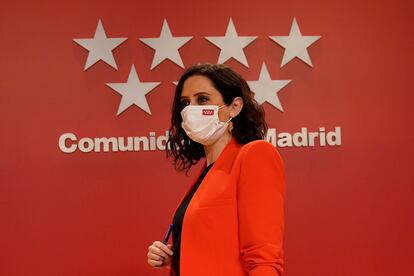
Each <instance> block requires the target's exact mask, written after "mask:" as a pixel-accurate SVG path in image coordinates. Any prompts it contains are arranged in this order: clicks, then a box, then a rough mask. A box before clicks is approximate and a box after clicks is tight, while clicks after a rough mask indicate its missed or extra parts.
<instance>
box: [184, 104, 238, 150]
mask: <svg viewBox="0 0 414 276" xmlns="http://www.w3.org/2000/svg"><path fill="white" fill-rule="evenodd" d="M223 106H224V105H222V106H220V107H219V106H217V105H187V106H186V107H185V108H184V109H183V110H182V111H181V117H182V118H183V122H182V123H181V126H182V128H183V129H184V131H185V132H186V133H187V135H188V137H190V139H191V140H193V141H194V142H197V143H200V144H202V145H206V146H208V145H211V144H213V143H214V142H216V141H217V140H218V139H219V138H220V137H221V136H223V134H224V132H225V131H226V129H227V126H228V124H229V122H230V120H231V119H232V118H230V119H229V120H228V121H227V122H220V120H219V117H218V111H219V109H220V108H222V107H223Z"/></svg>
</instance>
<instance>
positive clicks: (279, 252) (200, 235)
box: [172, 139, 285, 276]
mask: <svg viewBox="0 0 414 276" xmlns="http://www.w3.org/2000/svg"><path fill="white" fill-rule="evenodd" d="M204 167H205V165H204ZM284 194H285V180H284V167H283V162H282V159H281V157H280V156H279V154H278V152H277V150H276V148H275V147H274V146H273V145H272V144H270V143H268V142H266V141H254V142H250V143H248V144H246V145H240V144H238V143H237V142H236V141H235V140H234V139H233V140H231V142H230V143H229V144H228V145H227V146H226V147H225V149H224V150H223V152H222V153H221V155H220V156H219V158H218V159H217V161H216V162H215V164H214V165H213V167H212V168H211V169H210V171H209V172H208V174H207V175H206V176H205V178H204V180H203V182H202V183H201V185H200V187H199V188H198V190H197V192H196V193H195V194H194V196H193V198H192V200H191V202H190V204H189V206H188V208H187V211H186V213H185V216H184V220H183V228H182V235H181V256H180V272H181V276H238V275H240V276H241V275H249V276H270V275H272V276H273V275H282V272H283V232H284ZM172 274H173V273H172Z"/></svg>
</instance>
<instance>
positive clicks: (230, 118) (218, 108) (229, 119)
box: [218, 104, 233, 124]
mask: <svg viewBox="0 0 414 276" xmlns="http://www.w3.org/2000/svg"><path fill="white" fill-rule="evenodd" d="M223 106H226V104H223V105H222V106H219V108H218V109H219V110H220V108H222V107H223ZM231 119H233V117H231V116H230V119H228V121H227V122H225V123H226V124H228V123H229V122H230V121H231Z"/></svg>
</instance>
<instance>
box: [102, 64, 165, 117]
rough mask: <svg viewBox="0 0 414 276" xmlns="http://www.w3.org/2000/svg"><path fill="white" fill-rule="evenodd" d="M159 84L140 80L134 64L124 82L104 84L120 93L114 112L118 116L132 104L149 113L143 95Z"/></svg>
mask: <svg viewBox="0 0 414 276" xmlns="http://www.w3.org/2000/svg"><path fill="white" fill-rule="evenodd" d="M159 84H160V83H159V82H140V80H139V78H138V75H137V71H136V70H135V66H134V65H132V67H131V71H130V72H129V76H128V81H127V82H126V83H107V84H106V85H108V86H109V87H111V88H112V89H113V90H115V91H116V92H118V93H119V94H121V95H122V99H121V103H120V104H119V108H118V113H117V114H116V115H117V116H118V115H119V114H121V113H122V112H124V111H125V109H127V108H128V107H130V106H131V105H133V104H135V105H136V106H138V107H140V108H141V109H142V110H144V111H145V112H147V113H148V114H150V115H151V111H150V108H149V106H148V102H147V99H146V98H145V95H146V94H148V93H149V92H151V90H153V89H154V88H155V87H157V86H158V85H159Z"/></svg>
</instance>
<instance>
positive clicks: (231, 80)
mask: <svg viewBox="0 0 414 276" xmlns="http://www.w3.org/2000/svg"><path fill="white" fill-rule="evenodd" d="M196 75H197V76H204V77H206V78H208V79H209V80H210V81H211V82H212V84H213V86H214V88H215V89H217V90H218V91H219V92H220V94H221V95H222V96H223V100H224V103H225V104H226V105H229V104H231V103H232V102H233V100H234V98H236V97H241V98H242V99H243V108H242V110H241V111H240V113H239V114H238V115H237V116H236V117H234V118H233V119H232V124H233V129H232V131H231V134H232V136H233V137H234V138H235V140H236V141H237V142H238V143H239V144H246V143H248V142H251V141H254V140H260V139H264V136H265V134H266V131H267V125H266V122H265V119H264V111H263V108H262V107H261V106H260V105H259V104H258V103H257V102H256V100H255V99H254V97H253V93H252V91H251V90H250V88H249V85H248V84H247V82H246V81H245V80H244V79H243V77H242V76H240V75H239V74H238V73H236V72H235V71H234V70H232V69H231V68H229V67H227V66H226V65H223V64H201V65H195V66H192V67H190V68H188V69H187V70H186V71H185V72H184V74H183V75H182V76H181V78H180V80H179V82H178V84H177V88H176V90H175V96H174V101H173V105H172V110H171V127H170V129H169V139H168V141H167V147H166V148H167V156H168V157H171V156H172V157H173V158H174V165H175V168H176V169H177V170H179V171H184V170H185V171H186V173H187V172H188V171H189V169H190V168H191V166H192V165H195V164H197V162H198V161H199V160H200V159H201V158H202V157H205V152H204V147H203V145H201V144H199V143H197V142H194V141H192V140H191V139H190V138H189V137H188V136H187V134H186V133H185V131H184V130H183V129H182V127H181V122H182V118H181V110H182V109H183V106H182V104H181V93H182V91H183V86H184V82H185V81H186V80H187V79H188V78H189V77H191V76H196Z"/></svg>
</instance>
